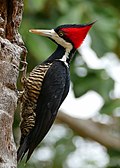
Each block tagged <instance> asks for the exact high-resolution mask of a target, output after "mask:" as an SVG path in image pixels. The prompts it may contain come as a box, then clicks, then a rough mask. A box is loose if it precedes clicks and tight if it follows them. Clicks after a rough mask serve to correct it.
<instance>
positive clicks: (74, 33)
mask: <svg viewBox="0 0 120 168" xmlns="http://www.w3.org/2000/svg"><path fill="white" fill-rule="evenodd" d="M94 23H95V22H92V23H90V24H86V25H75V24H72V25H62V26H59V27H57V28H56V29H55V31H56V32H57V33H58V35H59V36H60V37H61V38H63V39H64V40H66V41H67V42H71V43H72V44H73V46H74V48H75V49H77V48H78V47H80V45H81V44H82V42H83V40H84V39H85V37H86V35H87V33H88V31H89V30H90V28H91V27H92V25H93V24H94Z"/></svg>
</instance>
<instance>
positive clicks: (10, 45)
mask: <svg viewBox="0 0 120 168" xmlns="http://www.w3.org/2000/svg"><path fill="white" fill-rule="evenodd" d="M22 12H23V0H19V1H16V0H4V1H3V0H0V168H16V167H17V159H16V158H17V156H16V145H15V143H14V138H13V131H12V124H13V119H14V112H15V109H16V107H17V88H16V83H17V78H18V74H19V64H20V58H21V54H22V53H23V46H24V43H23V41H22V38H21V36H20V34H19V33H18V28H19V26H20V23H21V20H22Z"/></svg>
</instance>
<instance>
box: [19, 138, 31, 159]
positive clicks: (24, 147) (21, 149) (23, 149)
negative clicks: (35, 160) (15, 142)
mask: <svg viewBox="0 0 120 168" xmlns="http://www.w3.org/2000/svg"><path fill="white" fill-rule="evenodd" d="M28 148H29V147H28V144H27V138H25V139H24V141H23V143H22V144H20V147H19V148H18V151H17V162H19V161H20V160H22V158H23V157H24V155H25V153H26V152H27V150H28Z"/></svg>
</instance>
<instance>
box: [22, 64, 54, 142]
mask: <svg viewBox="0 0 120 168" xmlns="http://www.w3.org/2000/svg"><path fill="white" fill-rule="evenodd" d="M51 65H52V64H51V63H48V64H46V65H44V64H41V65H39V66H37V67H35V68H34V69H33V70H32V72H31V73H30V75H29V77H28V78H27V79H26V81H25V86H24V91H23V94H22V101H21V118H22V121H21V124H20V129H21V134H22V139H21V143H22V140H23V139H24V137H25V136H27V135H28V134H29V132H30V131H31V130H32V128H33V127H34V125H35V117H36V113H35V108H36V105H37V99H38V96H39V95H40V91H41V87H42V83H43V80H44V77H45V74H46V72H47V70H48V69H49V67H50V66H51Z"/></svg>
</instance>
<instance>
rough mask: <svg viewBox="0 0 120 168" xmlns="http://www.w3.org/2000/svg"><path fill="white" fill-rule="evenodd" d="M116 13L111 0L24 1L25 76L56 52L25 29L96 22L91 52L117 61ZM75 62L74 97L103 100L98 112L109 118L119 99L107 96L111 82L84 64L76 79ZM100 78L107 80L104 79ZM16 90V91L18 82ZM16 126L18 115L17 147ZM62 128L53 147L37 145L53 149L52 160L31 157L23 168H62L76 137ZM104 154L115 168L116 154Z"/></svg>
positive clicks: (119, 20) (119, 31) (119, 25)
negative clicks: (89, 93) (90, 95)
mask: <svg viewBox="0 0 120 168" xmlns="http://www.w3.org/2000/svg"><path fill="white" fill-rule="evenodd" d="M119 11H120V1H114V0H91V1H90V0H65V1H64V0H35V1H33V0H25V1H24V14H23V21H22V24H21V27H20V33H21V35H22V37H23V40H24V42H25V45H26V47H27V49H28V55H27V62H28V72H30V71H31V70H32V69H33V67H35V66H36V65H37V64H39V63H40V62H42V61H43V60H45V59H46V58H47V57H48V56H49V55H50V54H51V53H52V52H53V51H54V50H55V48H56V45H55V44H54V43H52V42H51V41H50V40H48V39H46V38H43V37H40V36H37V35H33V34H31V33H29V29H31V28H47V29H49V28H50V29H51V28H54V27H56V26H58V25H60V24H66V23H88V22H91V21H94V20H97V22H96V24H95V25H94V27H93V28H92V29H91V31H90V36H91V38H92V46H91V47H92V49H93V50H94V51H95V52H96V54H97V56H98V57H99V58H101V57H103V56H104V54H105V53H107V52H114V53H115V54H116V55H117V57H118V58H120V12H119ZM75 59H76V57H74V59H73V61H72V63H71V80H72V83H73V90H74V94H75V97H80V96H82V95H83V94H85V93H86V92H87V91H89V90H94V91H96V92H97V93H99V94H100V95H101V96H102V97H103V99H104V102H105V103H104V106H103V107H102V109H101V111H100V113H101V115H103V114H106V115H108V116H111V117H112V115H113V112H114V110H115V109H116V108H117V107H120V99H115V98H113V97H111V96H110V93H111V91H112V90H113V89H114V84H115V83H114V80H113V79H112V78H111V77H110V76H109V75H108V74H107V72H106V70H105V69H100V70H96V69H90V68H89V67H87V65H86V63H85V62H84V63H83V65H80V66H81V67H83V68H85V69H86V71H87V74H86V75H85V76H84V77H82V76H81V77H80V76H79V75H78V74H77V73H76V71H75V69H76V65H75ZM81 59H82V58H81ZM103 74H104V75H105V76H107V77H106V78H104V77H103ZM118 78H119V77H118ZM18 81H19V80H18ZM18 88H20V83H19V82H18ZM118 119H119V118H118ZM19 122H20V118H19V114H18V113H16V115H15V122H14V132H15V140H16V143H18V139H19V136H18V125H19ZM63 127H64V129H65V130H66V134H65V137H62V138H60V139H59V140H56V142H54V143H53V144H50V143H49V142H47V140H46V141H43V143H42V145H41V147H42V146H48V147H49V148H52V149H53V151H54V156H53V157H52V159H50V160H49V159H48V160H47V161H38V160H37V159H35V157H33V159H31V160H30V162H29V163H28V164H27V165H26V168H27V167H29V168H37V167H41V168H62V167H63V162H64V161H65V159H66V158H67V156H68V154H70V153H71V152H72V151H74V150H75V149H76V147H75V146H74V144H73V141H72V138H73V137H74V136H76V135H75V133H74V132H73V131H72V130H71V129H69V128H68V127H67V126H65V125H64V126H63ZM46 139H47V138H46ZM48 141H49V140H48ZM60 145H62V149H63V150H61V148H60ZM108 154H109V156H110V158H111V159H110V163H109V165H108V167H116V168H117V166H118V165H117V161H118V160H119V153H118V152H113V151H112V150H108ZM43 155H44V154H43ZM114 157H116V159H118V160H117V161H116V162H114V161H113V158H114ZM112 161H113V162H112ZM23 164H24V163H21V164H20V165H19V166H18V167H19V168H22V167H23ZM93 165H94V164H93Z"/></svg>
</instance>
